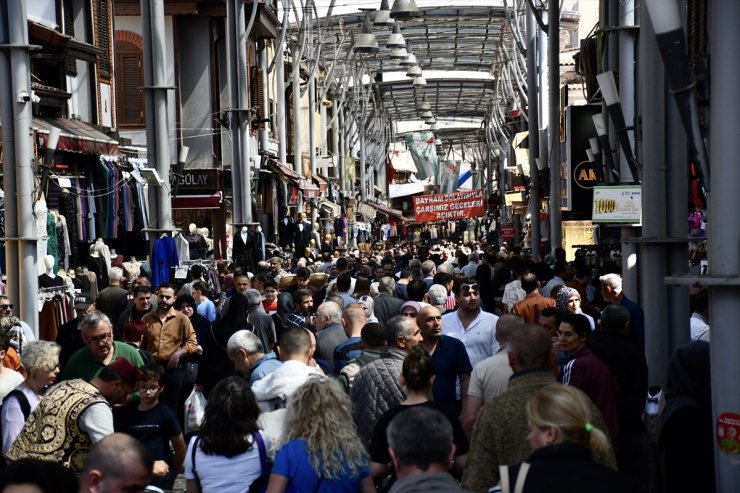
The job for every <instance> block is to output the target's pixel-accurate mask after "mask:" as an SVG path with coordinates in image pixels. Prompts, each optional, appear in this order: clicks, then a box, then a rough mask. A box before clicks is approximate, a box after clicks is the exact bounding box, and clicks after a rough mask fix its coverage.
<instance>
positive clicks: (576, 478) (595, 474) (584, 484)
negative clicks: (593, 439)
mask: <svg viewBox="0 0 740 493" xmlns="http://www.w3.org/2000/svg"><path fill="white" fill-rule="evenodd" d="M526 462H528V463H529V464H530V466H531V467H530V469H529V473H528V474H527V479H526V481H525V482H524V490H523V493H541V492H543V491H546V492H547V493H593V492H597V491H598V492H599V493H625V492H627V491H628V488H627V482H626V480H625V478H624V476H622V475H621V474H620V473H618V472H617V471H614V470H613V469H609V468H608V467H606V466H602V465H601V464H597V463H596V462H594V461H593V460H592V458H591V451H590V450H589V449H588V448H586V447H584V446H582V445H577V444H573V443H560V444H555V445H549V446H547V447H542V448H540V449H537V450H535V451H534V452H533V453H532V455H530V456H529V457H528V458H527V460H526ZM520 466H521V464H517V465H515V466H508V468H509V482H510V484H511V485H512V486H513V485H514V484H516V478H517V475H518V474H519V468H520Z"/></svg>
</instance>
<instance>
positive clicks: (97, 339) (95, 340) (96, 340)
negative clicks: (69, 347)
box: [87, 332, 113, 344]
mask: <svg viewBox="0 0 740 493" xmlns="http://www.w3.org/2000/svg"><path fill="white" fill-rule="evenodd" d="M112 338H113V334H112V333H111V332H108V333H107V334H101V335H99V336H92V337H88V338H87V342H88V343H89V344H101V343H106V342H108V341H110V340H111V339H112Z"/></svg>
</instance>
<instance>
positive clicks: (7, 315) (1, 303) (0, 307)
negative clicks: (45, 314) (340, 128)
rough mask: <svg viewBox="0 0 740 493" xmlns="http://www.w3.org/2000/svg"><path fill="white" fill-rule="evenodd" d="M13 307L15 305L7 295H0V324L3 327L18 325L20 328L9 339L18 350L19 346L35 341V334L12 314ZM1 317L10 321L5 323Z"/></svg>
mask: <svg viewBox="0 0 740 493" xmlns="http://www.w3.org/2000/svg"><path fill="white" fill-rule="evenodd" d="M13 308H15V305H14V304H13V301H12V300H11V299H10V298H8V295H5V294H2V295H0V326H2V327H5V326H6V324H7V326H9V327H14V326H18V327H20V330H19V331H17V332H16V333H15V334H14V335H13V337H12V338H11V341H10V344H11V345H12V346H13V347H14V348H15V349H16V350H18V349H19V348H20V349H22V347H23V346H25V345H26V344H28V343H29V342H33V341H35V340H36V336H35V335H34V333H33V331H32V330H31V327H30V326H29V325H28V324H27V323H26V322H24V321H23V320H18V319H17V318H16V317H14V316H13ZM3 319H8V322H10V321H11V320H12V322H11V323H7V322H5V321H4V320H3ZM21 341H22V343H21Z"/></svg>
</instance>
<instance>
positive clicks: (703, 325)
mask: <svg viewBox="0 0 740 493" xmlns="http://www.w3.org/2000/svg"><path fill="white" fill-rule="evenodd" d="M689 326H690V327H691V340H692V341H707V342H709V293H708V290H707V289H706V288H705V289H702V290H701V291H699V292H697V293H696V294H695V295H694V312H693V313H692V314H691V319H690V320H689Z"/></svg>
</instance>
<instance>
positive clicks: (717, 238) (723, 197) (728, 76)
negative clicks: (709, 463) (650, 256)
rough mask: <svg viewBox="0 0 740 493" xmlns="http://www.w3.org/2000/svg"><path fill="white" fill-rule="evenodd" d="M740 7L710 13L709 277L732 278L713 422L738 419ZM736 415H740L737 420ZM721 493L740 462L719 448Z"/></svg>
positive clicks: (724, 291)
mask: <svg viewBox="0 0 740 493" xmlns="http://www.w3.org/2000/svg"><path fill="white" fill-rule="evenodd" d="M737 19H740V2H735V1H730V0H728V1H717V2H711V5H710V8H709V22H708V24H709V25H708V30H709V46H711V48H712V57H711V74H712V76H711V78H710V79H711V86H710V94H711V95H712V110H711V111H710V112H709V113H710V121H709V128H711V133H712V135H711V138H710V139H709V145H710V149H709V155H710V156H711V158H712V165H713V166H714V169H713V170H712V173H711V186H710V189H711V191H712V192H711V195H710V197H709V211H710V222H709V241H708V242H707V245H708V246H709V274H710V276H711V277H725V278H730V279H732V280H733V282H731V283H728V284H726V285H715V286H712V287H711V288H710V289H711V290H710V300H711V303H710V316H709V318H710V319H711V321H712V338H711V352H712V412H713V414H714V418H715V420H716V419H718V417H719V416H720V415H721V414H722V413H726V412H732V413H740V392H738V391H737V376H738V375H740V358H738V357H737V355H738V352H739V351H740V332H739V331H737V330H736V329H735V327H736V325H737V321H738V320H739V319H740V318H739V317H740V303H738V300H740V255H738V245H740V216H738V214H737V211H739V210H740V194H739V193H738V192H737V184H738V183H740V167H738V166H737V158H738V156H740V139H738V138H737V129H738V128H740V91H738V90H737V75H738V73H740V60H738V56H737V47H738V46H740V29H738V28H737ZM735 415H737V414H735ZM714 456H715V462H716V466H715V468H716V472H717V491H718V492H727V493H729V492H732V491H737V488H738V485H739V484H740V462H738V460H737V455H729V454H727V453H724V452H721V451H720V450H719V449H718V447H717V446H716V445H715V454H714Z"/></svg>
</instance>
